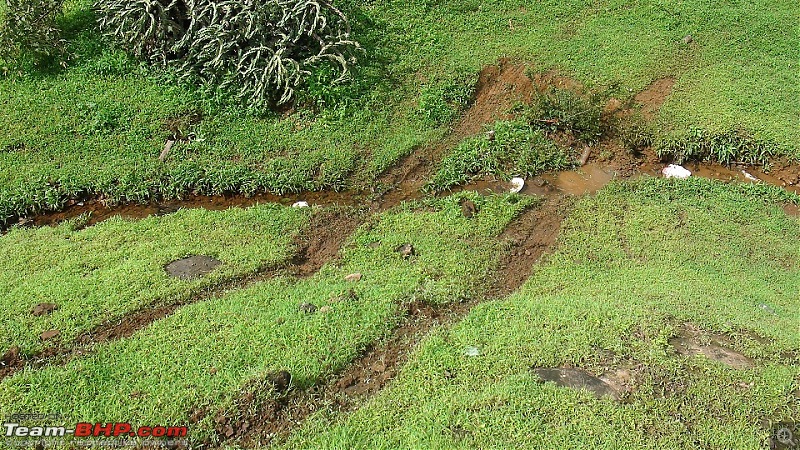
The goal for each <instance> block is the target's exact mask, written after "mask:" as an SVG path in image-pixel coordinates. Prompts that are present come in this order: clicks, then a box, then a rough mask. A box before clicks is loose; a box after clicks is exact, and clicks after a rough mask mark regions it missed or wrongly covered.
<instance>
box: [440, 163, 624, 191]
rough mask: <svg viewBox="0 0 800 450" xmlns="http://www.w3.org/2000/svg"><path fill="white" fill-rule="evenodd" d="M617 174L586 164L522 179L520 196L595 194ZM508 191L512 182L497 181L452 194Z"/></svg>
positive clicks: (482, 182) (605, 168)
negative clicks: (523, 180) (523, 181)
mask: <svg viewBox="0 0 800 450" xmlns="http://www.w3.org/2000/svg"><path fill="white" fill-rule="evenodd" d="M616 177H617V173H616V172H615V171H614V170H613V169H610V168H608V167H603V166H602V165H600V164H597V163H589V164H587V165H585V166H583V167H580V168H578V169H576V170H564V171H561V172H554V173H547V174H543V175H540V176H536V177H533V178H529V179H527V180H525V186H524V187H523V188H522V191H521V192H520V193H522V194H525V195H537V196H548V195H551V194H553V193H556V192H561V193H564V194H569V195H584V194H594V193H596V192H597V191H599V190H600V189H602V188H603V187H605V186H606V185H607V184H608V183H610V182H611V180H613V179H614V178H616ZM509 189H511V183H508V182H505V181H498V180H477V181H473V182H471V183H469V184H466V185H464V186H461V187H459V188H456V189H453V191H454V192H461V191H477V192H482V193H496V194H499V193H504V192H508V191H509Z"/></svg>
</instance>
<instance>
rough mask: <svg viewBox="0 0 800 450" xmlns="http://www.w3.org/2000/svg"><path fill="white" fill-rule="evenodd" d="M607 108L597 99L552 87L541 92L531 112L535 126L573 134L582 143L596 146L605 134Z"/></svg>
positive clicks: (531, 118) (528, 115) (531, 119)
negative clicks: (604, 120) (605, 112)
mask: <svg viewBox="0 0 800 450" xmlns="http://www.w3.org/2000/svg"><path fill="white" fill-rule="evenodd" d="M602 112H603V107H602V105H601V103H600V102H599V101H598V99H597V98H594V97H584V96H581V95H579V94H577V93H575V92H572V91H571V90H568V89H558V88H554V87H550V88H549V89H547V90H545V91H544V92H537V94H536V97H535V99H534V102H533V105H532V106H531V107H530V108H529V109H528V110H527V117H528V120H529V121H530V122H531V124H532V125H535V126H537V127H539V128H542V129H546V130H549V131H551V132H555V131H561V132H569V133H572V134H573V136H575V137H576V138H577V139H579V140H580V141H583V142H586V143H594V142H597V141H598V140H599V139H600V136H601V135H602V134H603V124H602V121H601V115H602Z"/></svg>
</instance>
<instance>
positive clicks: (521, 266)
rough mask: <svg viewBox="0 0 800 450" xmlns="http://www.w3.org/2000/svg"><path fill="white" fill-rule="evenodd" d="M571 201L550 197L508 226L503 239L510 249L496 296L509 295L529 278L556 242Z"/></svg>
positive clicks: (498, 277)
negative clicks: (537, 263) (538, 262)
mask: <svg viewBox="0 0 800 450" xmlns="http://www.w3.org/2000/svg"><path fill="white" fill-rule="evenodd" d="M569 203H570V202H569V200H568V199H567V198H565V197H553V198H550V199H548V200H545V201H544V203H543V204H542V205H541V206H539V207H536V208H531V209H529V210H527V211H525V212H524V213H523V214H522V215H521V216H520V217H519V218H517V219H516V220H514V221H512V222H511V223H510V224H509V225H508V227H506V229H505V231H503V233H502V234H501V235H500V239H501V240H504V241H505V242H507V243H508V245H509V250H508V251H507V252H505V253H504V254H503V255H502V256H501V257H500V260H499V263H498V273H497V275H496V282H495V283H494V286H493V287H492V292H491V294H492V297H495V298H502V297H505V296H507V295H509V294H511V293H512V292H514V291H516V290H517V289H519V287H520V286H522V284H523V283H524V282H525V280H527V279H528V277H529V276H530V274H531V272H532V271H533V268H534V267H535V265H536V262H537V261H539V259H540V258H541V257H542V255H543V254H544V253H545V252H547V251H548V250H549V249H551V248H552V246H553V245H554V244H555V242H556V239H557V238H558V235H559V232H560V231H561V222H563V220H564V218H565V217H566V215H567V209H568V208H569Z"/></svg>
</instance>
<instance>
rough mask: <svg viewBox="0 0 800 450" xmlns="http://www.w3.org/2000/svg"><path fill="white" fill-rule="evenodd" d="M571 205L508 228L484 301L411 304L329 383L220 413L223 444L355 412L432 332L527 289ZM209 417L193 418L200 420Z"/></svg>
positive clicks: (551, 207)
mask: <svg viewBox="0 0 800 450" xmlns="http://www.w3.org/2000/svg"><path fill="white" fill-rule="evenodd" d="M567 206H568V202H566V201H564V200H563V199H561V198H555V199H550V200H548V201H546V202H545V203H544V204H543V205H541V206H540V207H538V208H536V209H531V210H528V211H526V212H525V213H523V214H522V215H521V216H520V217H518V218H517V219H515V220H514V221H512V222H511V223H510V224H509V225H508V227H507V228H506V230H505V232H504V233H503V234H502V235H501V239H507V240H509V241H510V242H511V248H510V250H508V251H507V252H505V253H504V255H503V256H502V257H501V264H500V266H499V267H498V273H497V275H496V277H495V279H494V280H493V282H492V284H491V285H490V286H488V288H487V290H486V294H485V295H483V296H481V297H482V298H480V299H478V298H476V299H472V300H469V301H465V302H461V303H452V304H447V305H441V306H432V305H428V304H425V303H421V302H415V303H411V304H409V305H406V306H405V308H407V309H406V311H405V313H406V318H405V319H404V320H403V322H402V323H401V324H400V326H398V327H397V328H396V329H395V330H394V331H393V332H392V334H391V336H389V338H388V339H387V340H386V341H384V342H383V343H380V344H376V345H373V346H371V347H369V348H368V349H367V350H366V351H365V352H364V354H363V355H362V356H361V357H359V358H358V359H356V360H355V361H353V363H352V364H350V365H349V366H347V367H346V368H345V369H344V370H342V371H340V372H338V373H337V374H334V375H332V376H331V377H330V378H328V379H327V380H324V381H323V382H321V383H319V384H317V385H315V386H312V387H311V388H308V389H306V390H299V391H293V392H290V393H289V394H288V395H286V396H282V397H280V398H277V399H273V400H272V401H268V402H266V403H265V404H264V405H261V407H260V408H256V412H255V414H254V413H253V411H254V409H253V405H252V403H248V402H246V401H245V402H238V403H237V410H236V412H233V413H230V412H218V413H217V415H216V418H215V420H216V423H217V424H218V425H219V426H218V427H217V428H218V429H217V432H218V437H219V438H220V439H221V440H222V442H223V443H229V442H230V441H237V442H238V443H240V444H242V445H244V446H246V447H252V448H261V447H263V446H265V445H267V444H268V443H270V442H272V441H273V440H274V439H276V438H277V439H280V438H283V437H285V436H287V435H288V433H289V432H290V431H291V430H293V429H294V428H295V427H297V426H299V424H301V423H302V422H303V421H304V420H305V419H306V417H308V416H309V415H310V414H311V413H313V412H315V411H318V410H319V409H321V408H327V409H330V410H332V411H336V412H348V411H352V410H354V409H355V408H357V407H358V406H359V405H361V404H362V403H363V402H364V401H365V400H366V399H368V398H369V397H370V396H372V395H375V394H376V393H378V392H380V390H381V389H383V388H384V387H385V386H386V385H387V384H388V383H389V382H390V381H391V380H392V379H394V377H395V376H396V375H397V373H398V372H399V370H400V368H401V367H402V366H403V364H404V363H405V362H406V361H407V360H408V356H409V355H410V354H411V352H413V351H414V349H415V348H416V346H417V344H418V343H419V342H420V341H421V340H422V339H423V338H424V337H425V336H426V335H427V334H428V333H429V332H430V330H431V329H432V328H434V327H437V326H449V325H450V324H453V323H456V322H457V321H459V320H461V319H463V318H464V317H465V316H466V315H467V314H468V313H469V311H470V310H471V308H472V307H473V306H475V305H476V304H478V303H480V302H481V301H486V300H490V299H494V298H502V297H504V296H506V295H508V294H509V293H511V292H513V291H514V290H516V289H517V288H518V287H519V286H520V285H522V283H524V282H525V280H526V279H527V277H528V276H529V275H530V273H531V271H532V270H533V266H534V265H535V264H536V262H537V261H538V260H539V258H541V256H542V255H543V254H544V253H545V252H546V251H548V250H549V249H551V248H552V245H553V244H554V243H555V242H556V238H557V237H558V233H559V231H560V225H561V221H562V220H563V218H564V216H565V214H566V208H567ZM517 254H519V255H520V256H517ZM248 395H249V394H245V398H246V397H248ZM250 397H252V395H250ZM204 414H207V412H206V413H204ZM204 414H199V415H198V414H193V416H194V417H195V420H200V419H201V418H202V416H203V415H204Z"/></svg>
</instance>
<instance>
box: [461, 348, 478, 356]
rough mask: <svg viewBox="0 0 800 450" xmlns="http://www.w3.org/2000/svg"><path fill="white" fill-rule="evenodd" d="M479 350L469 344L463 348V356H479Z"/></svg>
mask: <svg viewBox="0 0 800 450" xmlns="http://www.w3.org/2000/svg"><path fill="white" fill-rule="evenodd" d="M480 354H481V351H480V349H479V348H478V347H473V346H469V347H467V348H466V349H465V350H464V355H465V356H480Z"/></svg>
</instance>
